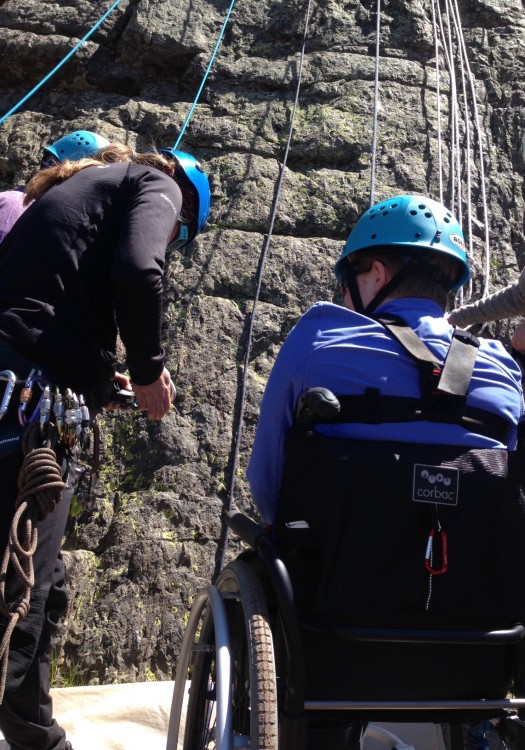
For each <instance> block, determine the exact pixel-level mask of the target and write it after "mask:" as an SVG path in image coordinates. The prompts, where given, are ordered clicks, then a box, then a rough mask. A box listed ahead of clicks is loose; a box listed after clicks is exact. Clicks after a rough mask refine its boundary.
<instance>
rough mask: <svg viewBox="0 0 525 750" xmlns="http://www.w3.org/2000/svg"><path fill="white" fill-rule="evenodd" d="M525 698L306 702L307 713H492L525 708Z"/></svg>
mask: <svg viewBox="0 0 525 750" xmlns="http://www.w3.org/2000/svg"><path fill="white" fill-rule="evenodd" d="M524 706H525V698H509V699H505V700H494V701H486V700H478V701H475V700H473V701H467V700H465V701H460V700H458V701H305V704H304V707H305V710H306V711H348V710H356V711H374V710H377V709H380V710H381V711H383V710H385V711H400V710H401V711H403V710H410V711H412V710H415V711H424V710H425V709H432V710H438V711H440V710H442V711H446V710H449V709H450V710H455V709H457V710H461V709H475V710H476V711H480V712H481V711H492V710H493V709H500V710H502V709H509V708H514V709H516V708H523V707H524Z"/></svg>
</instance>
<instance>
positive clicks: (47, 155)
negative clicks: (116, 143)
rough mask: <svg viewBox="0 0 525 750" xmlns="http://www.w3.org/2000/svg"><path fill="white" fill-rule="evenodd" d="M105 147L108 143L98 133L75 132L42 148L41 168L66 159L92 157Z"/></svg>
mask: <svg viewBox="0 0 525 750" xmlns="http://www.w3.org/2000/svg"><path fill="white" fill-rule="evenodd" d="M106 146H109V141H108V140H107V139H106V138H103V137H102V136H101V135H98V133H92V132H91V131H90V130H75V131H74V132H73V133H68V134H67V135H63V136H62V138H59V139H58V140H57V141H55V142H54V143H51V144H50V145H49V146H46V147H45V148H44V155H43V157H42V163H41V167H42V168H44V167H52V166H54V165H55V164H58V163H60V162H62V161H65V160H66V159H69V160H70V161H78V160H79V159H83V158H85V157H86V156H92V155H93V154H95V153H96V152H97V151H100V149H101V148H105V147H106Z"/></svg>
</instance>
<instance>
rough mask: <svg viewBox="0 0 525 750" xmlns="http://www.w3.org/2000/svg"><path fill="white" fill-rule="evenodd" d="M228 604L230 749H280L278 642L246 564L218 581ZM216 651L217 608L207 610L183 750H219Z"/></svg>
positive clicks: (196, 654)
mask: <svg viewBox="0 0 525 750" xmlns="http://www.w3.org/2000/svg"><path fill="white" fill-rule="evenodd" d="M216 588H217V590H218V591H219V592H220V594H221V597H222V599H223V601H224V604H225V609H226V617H227V622H228V629H229V637H230V654H231V704H230V706H229V707H228V710H229V711H230V714H231V715H230V717H229V718H230V720H231V724H229V726H231V738H230V741H229V742H228V743H227V747H234V748H243V747H245V748H251V750H277V746H278V739H277V736H278V725H277V690H276V679H275V664H274V655H273V639H272V633H271V630H270V625H269V617H268V611H267V606H266V600H265V596H264V592H263V590H262V586H261V583H260V581H259V579H258V578H257V576H256V574H255V573H254V572H253V570H252V568H251V567H250V566H249V565H248V564H247V563H246V562H243V561H241V560H235V561H234V562H232V563H230V564H229V565H228V566H227V567H226V568H224V570H223V571H222V572H221V574H220V576H219V578H218V579H217V582H216ZM217 698H218V691H217V653H216V648H215V623H214V619H213V614H212V610H211V608H210V607H208V608H206V610H205V612H204V616H203V620H202V628H201V633H200V638H199V642H198V644H197V646H196V647H195V650H194V658H193V665H192V667H191V687H190V693H189V699H188V708H187V714H186V727H185V733H184V745H183V750H215V748H219V745H218V744H217V741H216V731H215V730H216V719H217V711H218V710H219V707H218V705H217Z"/></svg>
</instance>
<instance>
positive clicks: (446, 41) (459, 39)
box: [432, 0, 490, 305]
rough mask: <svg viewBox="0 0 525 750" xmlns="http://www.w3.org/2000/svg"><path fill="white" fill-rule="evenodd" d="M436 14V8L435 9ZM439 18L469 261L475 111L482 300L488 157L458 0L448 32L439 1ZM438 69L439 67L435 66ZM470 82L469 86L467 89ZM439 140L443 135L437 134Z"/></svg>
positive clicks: (456, 193)
mask: <svg viewBox="0 0 525 750" xmlns="http://www.w3.org/2000/svg"><path fill="white" fill-rule="evenodd" d="M432 9H433V12H434V5H433V6H432ZM436 9H437V10H436V14H437V21H438V22H439V31H440V34H441V38H442V40H443V43H442V50H443V55H444V58H445V61H446V65H447V69H448V72H449V80H450V120H451V127H450V142H451V157H450V181H451V191H452V200H451V208H452V210H455V211H457V214H458V219H459V221H460V223H461V224H463V205H465V208H466V228H464V233H465V237H466V241H467V247H468V255H469V257H470V258H472V257H473V254H474V242H473V236H474V235H473V230H472V225H473V218H472V205H473V203H474V201H473V188H472V184H473V170H474V165H473V157H472V141H473V137H472V131H471V122H470V119H471V114H470V108H472V116H473V120H474V133H475V142H476V143H477V145H478V151H479V184H480V192H481V196H482V203H483V223H484V229H485V238H484V245H485V268H484V288H483V293H482V296H483V297H486V296H487V294H488V290H489V281H490V278H489V277H490V241H489V220H488V210H487V200H486V186H485V167H484V162H485V155H484V148H483V132H482V129H481V125H480V119H479V113H478V105H477V96H476V89H475V81H474V77H473V75H472V71H471V68H470V63H469V59H468V54H467V47H466V43H465V38H464V34H463V30H462V26H461V17H460V13H459V7H458V4H457V0H445V15H446V19H447V23H446V28H445V23H444V22H443V13H442V11H441V9H440V7H439V3H438V0H436ZM437 25H438V24H437V23H436V24H435V33H436V35H437ZM436 49H438V41H437V39H436ZM456 60H457V63H458V65H459V69H460V76H458V74H457V70H456ZM436 64H437V65H438V63H436ZM459 77H460V78H461V90H462V104H463V106H462V107H460V105H459V101H458V95H457V85H456V80H457V79H458V78H459ZM467 82H468V85H467ZM469 91H470V99H471V104H470V107H469V97H468V93H469ZM461 111H462V112H463V118H461ZM461 124H462V125H463V127H464V131H465V135H464V140H463V142H464V144H465V149H464V150H465V152H466V156H465V159H464V164H463V165H462V164H461V153H462V149H461V146H462V141H461V138H460V126H461ZM438 129H439V125H438ZM438 137H440V134H439V132H438ZM465 181H466V194H464V192H463V184H464V182H465ZM468 289H469V291H468V296H469V297H470V296H471V294H472V280H471V281H470V282H469V288H468ZM462 303H463V289H460V290H459V291H458V293H457V295H456V304H457V305H461V304H462Z"/></svg>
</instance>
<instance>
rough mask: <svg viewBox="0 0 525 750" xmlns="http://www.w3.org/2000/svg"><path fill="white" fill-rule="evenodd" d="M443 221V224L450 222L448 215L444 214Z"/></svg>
mask: <svg viewBox="0 0 525 750" xmlns="http://www.w3.org/2000/svg"><path fill="white" fill-rule="evenodd" d="M443 221H444V222H445V224H450V219H449V218H448V216H445V218H444V219H443Z"/></svg>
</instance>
